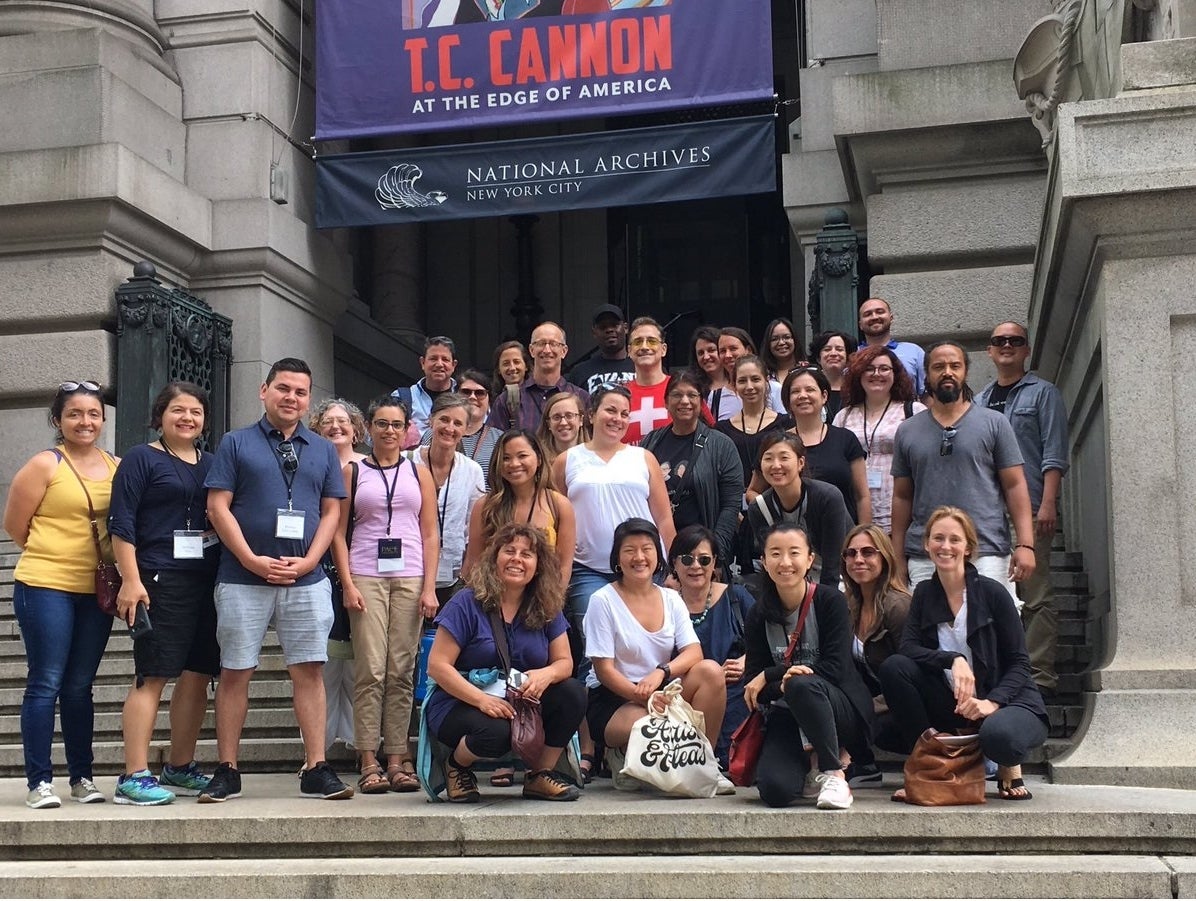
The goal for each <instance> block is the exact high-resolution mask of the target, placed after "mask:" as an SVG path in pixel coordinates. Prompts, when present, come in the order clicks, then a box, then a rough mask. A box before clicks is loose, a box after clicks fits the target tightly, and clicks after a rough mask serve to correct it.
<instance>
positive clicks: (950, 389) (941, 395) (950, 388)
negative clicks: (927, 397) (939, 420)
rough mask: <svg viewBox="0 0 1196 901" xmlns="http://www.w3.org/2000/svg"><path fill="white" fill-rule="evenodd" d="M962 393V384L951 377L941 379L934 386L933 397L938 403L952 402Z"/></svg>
mask: <svg viewBox="0 0 1196 901" xmlns="http://www.w3.org/2000/svg"><path fill="white" fill-rule="evenodd" d="M961 394H963V385H961V384H960V383H958V382H956V381H953V380H951V379H943V380H942V381H940V382H939V383H938V384H937V385H935V386H934V399H935V400H937V401H938V402H939V403H940V404H953V403H955V402H956V401H957V400H959V398H960V395H961Z"/></svg>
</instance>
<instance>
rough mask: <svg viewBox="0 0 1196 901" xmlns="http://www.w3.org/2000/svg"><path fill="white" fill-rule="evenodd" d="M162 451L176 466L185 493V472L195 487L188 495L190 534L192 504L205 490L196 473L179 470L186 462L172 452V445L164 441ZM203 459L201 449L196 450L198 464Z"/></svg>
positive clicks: (188, 470) (188, 525) (189, 527)
mask: <svg viewBox="0 0 1196 901" xmlns="http://www.w3.org/2000/svg"><path fill="white" fill-rule="evenodd" d="M162 449H163V450H165V451H166V456H168V457H170V462H171V464H173V466H174V471H175V475H177V476H178V477H179V484H180V485H182V486H183V491H186V490H187V480H186V479H184V478H183V473H184V472H185V473H187V475H188V477H189V478H190V481H191V484H192V485H193V486H194V487H193V488H192V490H191V492H190V493H189V494H188V495H187V513H186V522H187V531H188V532H190V531H191V506H192V504H194V503H195V495H196V494H198V493H199V491H200V489H201V488H203V485H202V483H200V481H199V478H198V477H197V476H196V475H195V472H194V471H193V470H191V469H186V468H184V469H182V470H180V469H179V463H182V464H184V466H185V465H186V461H185V460H183V458H182V457H180V456H179V455H178V454H176V453H175V452H174V451H172V450H171V449H170V445H169V444H167V443H166V442H165V441H162ZM202 457H203V452H202V451H201V450H200V449H199V448H196V449H195V462H196V464H198V463H199V461H200V460H201V459H202ZM175 461H178V462H175ZM204 523H205V524H206V523H207V518H206V516H205V519H204Z"/></svg>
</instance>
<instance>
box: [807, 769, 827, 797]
mask: <svg viewBox="0 0 1196 901" xmlns="http://www.w3.org/2000/svg"><path fill="white" fill-rule="evenodd" d="M825 778H826V776H825V775H824V774H823V773H820V772H818V770H810V772H808V773H806V781H805V783H803V785H802V787H801V796H802V797H803V798H805V799H807V800H809V801H813V800H814V799H815V798H817V797H818V796H819V794H821V792H822V781H823V780H824V779H825Z"/></svg>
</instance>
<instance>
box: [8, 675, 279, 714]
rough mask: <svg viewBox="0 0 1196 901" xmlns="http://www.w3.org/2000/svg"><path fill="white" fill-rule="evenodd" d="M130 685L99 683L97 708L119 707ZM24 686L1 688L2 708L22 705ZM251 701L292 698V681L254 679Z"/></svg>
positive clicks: (251, 684)
mask: <svg viewBox="0 0 1196 901" xmlns="http://www.w3.org/2000/svg"><path fill="white" fill-rule="evenodd" d="M128 691H129V687H128V685H127V684H126V683H125V682H123V681H122V682H119V683H116V684H113V685H97V686H96V687H95V690H94V691H93V698H94V701H95V705H96V709H97V710H101V709H112V708H113V707H115V708H117V709H119V708H120V706H121V705H122V704H124V702H125V695H127V694H128ZM23 693H24V688H0V710H5V711H11V710H16V709H19V708H20V706H21V696H22V694H23ZM249 699H250V703H254V702H257V703H261V702H262V701H277V700H279V699H284V700H285V701H286V703H288V704H289V703H290V700H291V683H290V682H289V681H286V680H282V679H254V680H253V681H251V682H250V683H249Z"/></svg>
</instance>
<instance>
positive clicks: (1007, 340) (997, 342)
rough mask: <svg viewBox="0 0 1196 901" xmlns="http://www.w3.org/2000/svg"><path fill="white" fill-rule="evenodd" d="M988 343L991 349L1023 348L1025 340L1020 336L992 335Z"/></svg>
mask: <svg viewBox="0 0 1196 901" xmlns="http://www.w3.org/2000/svg"><path fill="white" fill-rule="evenodd" d="M988 343H989V345H990V346H991V347H1025V346H1026V339H1025V337H1024V336H1022V335H993V336H992V337H991V338H989V339H988Z"/></svg>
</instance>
